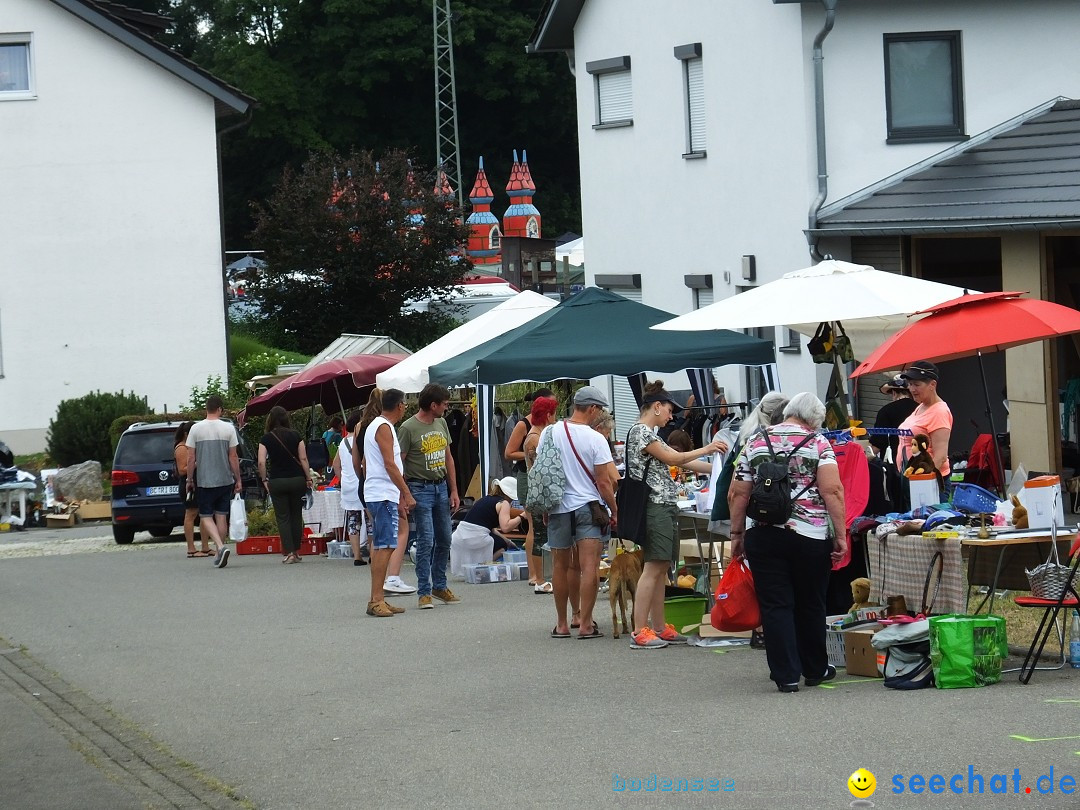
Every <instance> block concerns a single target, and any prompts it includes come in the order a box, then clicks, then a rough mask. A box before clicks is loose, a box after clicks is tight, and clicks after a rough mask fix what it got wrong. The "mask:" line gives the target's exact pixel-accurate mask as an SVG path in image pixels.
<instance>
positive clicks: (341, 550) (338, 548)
mask: <svg viewBox="0 0 1080 810" xmlns="http://www.w3.org/2000/svg"><path fill="white" fill-rule="evenodd" d="M326 556H327V557H328V558H329V559H331V560H351V559H352V558H353V553H352V544H351V543H349V542H348V541H345V540H328V541H327V542H326Z"/></svg>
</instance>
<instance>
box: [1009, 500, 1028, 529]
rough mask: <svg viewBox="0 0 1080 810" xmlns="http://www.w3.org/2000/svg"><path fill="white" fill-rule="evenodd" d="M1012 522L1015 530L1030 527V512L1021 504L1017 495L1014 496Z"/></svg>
mask: <svg viewBox="0 0 1080 810" xmlns="http://www.w3.org/2000/svg"><path fill="white" fill-rule="evenodd" d="M1012 505H1013V513H1012V522H1013V528H1014V529H1026V528H1027V527H1028V510H1027V507H1026V506H1024V505H1023V504H1022V503H1020V499H1019V498H1017V497H1016V496H1015V495H1013V496H1012Z"/></svg>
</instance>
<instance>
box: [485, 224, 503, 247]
mask: <svg viewBox="0 0 1080 810" xmlns="http://www.w3.org/2000/svg"><path fill="white" fill-rule="evenodd" d="M501 247H502V234H501V233H499V226H498V225H496V226H495V227H494V228H492V229H491V230H490V231H488V248H489V249H491V250H499V248H501Z"/></svg>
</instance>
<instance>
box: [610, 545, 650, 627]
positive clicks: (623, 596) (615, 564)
mask: <svg viewBox="0 0 1080 810" xmlns="http://www.w3.org/2000/svg"><path fill="white" fill-rule="evenodd" d="M641 558H642V551H641V549H640V548H639V549H637V550H636V551H625V552H623V553H622V554H616V555H615V558H614V559H613V560H612V561H611V567H610V568H609V569H608V602H609V603H610V604H611V635H612V637H613V638H618V637H619V622H618V619H617V618H616V616H615V603H616V602H618V603H619V611H620V612H621V614H622V629H623V632H624V633H629V632H631V631H632V630H633V628H632V627H630V625H628V624H627V623H626V608H627V605H629V607H630V615H631V616H633V615H634V596H635V594H636V593H637V583H638V579H640V578H641Z"/></svg>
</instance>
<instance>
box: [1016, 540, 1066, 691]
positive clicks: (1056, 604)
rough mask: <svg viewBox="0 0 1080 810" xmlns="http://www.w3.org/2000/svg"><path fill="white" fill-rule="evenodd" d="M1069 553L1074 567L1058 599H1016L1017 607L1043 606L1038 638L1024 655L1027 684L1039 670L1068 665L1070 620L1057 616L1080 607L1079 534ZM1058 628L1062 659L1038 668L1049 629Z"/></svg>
mask: <svg viewBox="0 0 1080 810" xmlns="http://www.w3.org/2000/svg"><path fill="white" fill-rule="evenodd" d="M1051 542H1052V541H1051ZM1069 555H1070V556H1071V557H1072V558H1073V562H1072V567H1071V568H1070V569H1069V575H1068V578H1067V579H1066V580H1065V587H1064V588H1062V589H1061V595H1060V596H1059V597H1058V598H1057V599H1038V598H1036V597H1034V596H1018V597H1016V600H1015V601H1016V604H1017V606H1018V607H1029V608H1042V610H1043V617H1042V621H1041V622H1039V629H1038V630H1036V631H1035V638H1033V639H1032V640H1031V647H1030V648H1028V652H1027V657H1026V658H1024V663H1023V665H1022V666H1021V667H1020V683H1022V684H1026V683H1027V682H1028V681H1030V680H1031V676H1032V674H1033V673H1034V672H1035V670H1036V669H1061V668H1062V667H1064V666H1065V632H1066V631H1065V628H1066V626H1067V621H1065V622H1061V623H1060V624H1059V623H1058V617H1059V615H1060V614H1061V611H1062V610H1066V611H1068V610H1072V609H1073V608H1077V607H1080V595H1078V594H1077V591H1076V588H1077V581H1076V569H1077V568H1078V567H1080V535H1078V536H1077V539H1076V541H1075V542H1073V544H1072V547H1071V548H1070V549H1069ZM1065 615H1066V618H1067V617H1068V615H1069V614H1068V613H1066V614H1065ZM1055 628H1056V629H1057V634H1058V641H1059V642H1060V645H1061V646H1060V650H1061V656H1060V662H1059V663H1058V665H1057V666H1053V667H1037V666H1035V664H1036V663H1038V660H1039V656H1040V655H1042V651H1043V647H1045V646H1046V642H1047V641H1048V640H1049V638H1050V631H1051V630H1054V629H1055Z"/></svg>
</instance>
